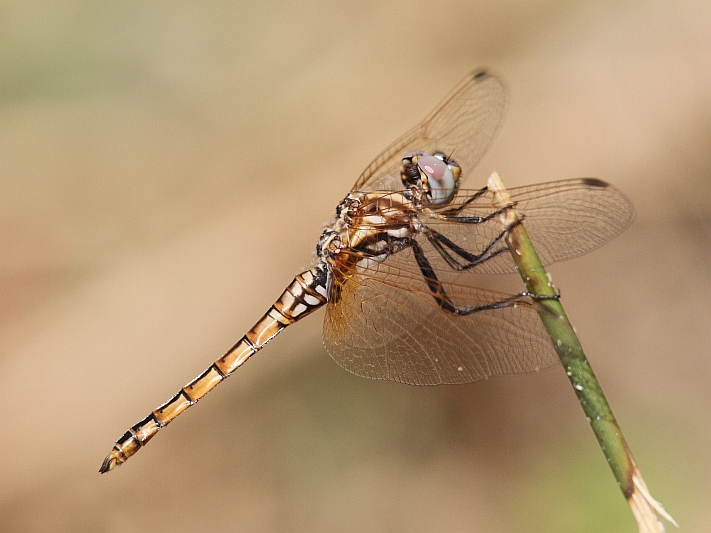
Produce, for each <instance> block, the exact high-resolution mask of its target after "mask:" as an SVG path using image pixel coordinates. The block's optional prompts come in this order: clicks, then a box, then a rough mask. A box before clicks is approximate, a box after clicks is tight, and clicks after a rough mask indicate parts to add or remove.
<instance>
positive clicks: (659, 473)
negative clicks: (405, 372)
mask: <svg viewBox="0 0 711 533" xmlns="http://www.w3.org/2000/svg"><path fill="white" fill-rule="evenodd" d="M478 66H487V67H490V68H491V69H493V70H494V71H495V72H497V73H498V74H499V75H500V76H501V77H502V78H503V79H504V80H505V81H506V82H507V84H508V85H509V87H510V91H511V103H510V107H509V112H508V118H507V122H506V124H505V126H504V128H503V131H502V133H501V135H500V137H499V138H498V140H497V142H496V143H495V145H494V146H493V148H492V149H491V151H490V152H489V154H488V155H487V157H486V158H485V159H484V160H483V162H482V163H481V164H480V165H479V167H478V168H477V170H476V172H475V173H474V175H473V176H472V177H471V178H470V181H469V182H468V185H469V186H471V187H479V186H482V185H483V184H484V183H485V180H486V177H487V176H488V175H489V173H490V172H491V171H493V170H497V171H498V172H499V173H500V174H501V176H502V178H503V180H504V182H505V183H506V184H507V185H508V186H510V187H513V186H517V185H524V184H529V183H535V182H541V181H549V180H555V179H564V178H572V177H580V176H595V177H599V178H602V179H605V180H607V181H610V182H612V183H614V184H615V185H616V186H618V187H619V188H620V189H622V190H623V191H624V192H625V193H626V194H627V195H628V196H629V197H630V198H631V199H632V201H633V202H634V204H635V207H636V210H637V219H636V222H635V224H634V226H633V227H632V228H631V229H629V230H628V231H627V232H626V233H624V234H623V235H622V236H621V237H619V238H618V239H616V240H615V241H614V242H612V243H611V244H609V245H607V246H606V247H604V248H603V249H601V250H598V251H596V252H595V253H593V254H590V255H588V256H585V257H583V258H580V259H576V260H574V261H570V262H567V263H564V264H559V265H555V266H553V267H552V269H551V271H552V274H553V276H554V280H555V282H556V284H557V285H558V286H559V287H560V288H561V290H562V293H563V297H564V300H563V301H564V304H565V307H566V310H567V311H568V314H569V315H570V317H571V319H572V321H573V322H574V323H575V325H576V326H577V329H578V332H579V334H580V336H581V340H582V342H583V345H584V346H585V347H586V351H587V353H588V356H589V358H590V360H591V362H592V364H593V367H594V369H595V370H596V372H597V374H598V378H599V379H600V381H601V383H602V385H603V388H604V390H605V392H606V394H607V396H608V399H609V400H610V402H611V404H612V407H613V409H614V411H615V413H616V415H617V417H618V419H619V421H620V424H621V426H622V428H623V430H624V431H625V434H626V437H627V439H628V441H629V444H630V446H631V448H632V451H633V453H634V454H635V458H636V460H637V462H638V464H639V466H640V468H641V471H642V473H643V474H644V477H645V480H646V481H647V484H648V486H649V488H650V490H651V492H652V494H653V495H654V496H655V497H656V498H657V499H659V500H660V501H662V502H663V503H664V505H665V507H666V508H667V509H668V510H669V512H670V513H671V514H672V515H673V516H674V517H675V518H676V519H677V521H678V522H679V524H680V525H681V526H682V531H688V532H707V531H711V505H709V502H711V454H710V453H709V452H710V451H711V377H710V376H711V358H710V356H709V354H710V352H711V306H710V305H709V301H708V300H709V297H710V296H711V290H710V289H711V284H710V282H709V278H710V277H711V266H709V265H711V4H710V3H709V2H706V1H703V0H696V1H692V2H683V3H682V2H662V1H654V0H630V1H623V2H613V1H611V0H600V1H589V2H582V1H580V2H565V1H555V0H540V1H530V2H522V1H518V2H517V1H509V2H498V1H480V2H465V1H451V2H450V1H446V0H445V1H439V2H427V1H424V0H422V1H417V2H401V1H395V0H393V1H383V2H367V1H366V2H338V3H336V2H333V3H329V2H309V1H298V0H297V1H292V2H271V1H267V2H264V1H260V2H256V1H251V0H250V1H242V2H212V1H207V2H148V3H147V2H138V1H127V2H90V1H84V2H80V1H77V0H66V1H63V2H40V1H36V2H0V250H1V251H2V252H1V253H0V390H1V391H2V398H3V401H2V403H0V448H1V449H2V458H1V459H0V530H2V531H4V532H8V533H9V532H24V531H60V532H64V531H66V532H70V531H71V532H84V531H86V532H133V531H155V532H160V531H188V530H196V529H198V530H201V531H215V532H220V531H251V532H262V531H264V532H272V531H274V532H282V531H309V532H314V531H344V532H348V531H354V532H355V531H358V532H360V531H373V532H380V531H383V532H385V531H388V532H391V531H392V532H394V531H413V532H414V531H452V532H457V531H468V532H471V531H476V532H479V531H482V532H509V531H510V532H518V531H540V532H544V531H545V532H548V531H575V532H601V531H604V532H631V531H636V526H635V523H634V521H633V519H632V517H631V514H630V512H629V509H628V507H627V505H626V503H625V500H624V498H623V497H622V496H621V494H620V492H619V490H618V489H617V486H616V484H615V482H614V479H613V477H612V474H611V473H610V471H609V469H608V467H607V464H606V462H605V459H604V457H603V455H602V453H601V452H600V450H599V448H598V445H597V443H596V441H595V439H594V437H593V434H592V432H591V430H590V428H589V427H588V425H587V423H586V421H585V417H584V415H583V413H582V410H581V409H580V407H579V405H578V403H577V401H576V399H575V396H574V394H573V391H572V390H571V387H570V384H569V383H568V380H567V379H566V376H565V374H564V373H563V372H562V371H559V370H558V369H554V370H552V371H549V372H545V373H541V374H538V375H533V376H515V377H509V378H501V379H492V380H489V381H487V382H479V383H474V384H470V385H464V386H440V387H425V388H418V387H410V386H406V385H400V384H396V383H389V382H375V381H370V380H366V379H362V378H357V377H355V376H352V375H350V374H348V373H347V372H345V371H343V370H341V369H340V368H339V367H338V366H337V365H336V364H335V363H334V362H333V361H332V360H331V358H330V357H329V356H328V355H327V353H326V352H325V350H324V349H323V347H322V344H321V339H320V335H321V333H320V331H321V321H322V312H320V313H318V314H316V315H315V316H313V317H310V318H308V319H306V320H305V321H303V322H302V323H299V324H297V325H296V326H294V327H293V328H290V329H289V330H287V331H286V332H284V333H283V334H282V335H281V336H280V337H279V338H278V339H276V340H275V341H274V342H273V343H272V344H270V345H269V346H268V348H267V349H265V350H264V351H263V352H260V353H259V354H258V355H257V356H256V357H255V358H254V359H253V360H252V361H250V362H249V363H248V364H247V365H245V367H244V368H242V369H240V370H239V371H238V372H237V373H236V375H235V376H234V377H232V378H231V379H230V380H229V381H228V382H227V383H226V384H224V385H222V386H221V387H219V388H218V389H217V390H216V391H215V392H213V393H212V394H210V396H209V398H208V399H205V400H204V401H202V402H200V405H199V406H198V407H195V408H193V409H191V410H189V411H188V412H187V413H186V414H184V415H183V416H182V417H180V419H179V421H177V422H176V423H174V424H172V425H171V426H170V428H169V429H166V430H165V431H162V432H161V433H160V435H159V436H158V437H157V438H156V439H154V440H153V441H152V442H151V444H150V446H148V447H147V448H146V449H145V450H142V451H141V453H139V454H138V455H136V456H135V457H134V458H133V459H132V460H131V461H130V462H129V463H127V464H126V465H124V466H122V467H121V468H120V469H118V470H116V471H113V472H111V473H109V474H107V475H104V476H100V475H99V474H98V473H97V470H98V468H99V466H100V464H101V461H102V460H103V458H104V456H105V455H106V453H107V452H108V451H109V450H110V448H111V445H112V443H113V442H114V441H115V440H116V439H117V438H118V437H120V436H121V435H122V434H123V433H124V432H125V431H126V429H127V428H128V427H129V426H130V425H133V424H134V423H136V422H137V421H138V420H140V419H141V418H143V417H144V416H146V415H147V414H148V413H149V412H150V411H151V409H153V408H154V407H156V406H157V405H159V404H161V403H162V402H164V401H165V400H167V399H168V398H169V397H170V396H172V395H173V394H174V393H175V392H176V391H177V390H178V389H179V388H180V387H181V386H182V385H183V384H185V383H186V382H187V381H188V380H190V379H191V378H193V377H194V376H195V375H197V374H199V373H200V372H201V371H202V370H203V369H204V368H206V367H207V366H208V365H209V364H210V363H211V362H212V361H213V360H214V359H215V358H217V357H219V356H220V355H221V354H222V353H223V352H224V351H225V350H226V349H227V348H228V347H229V346H231V345H232V344H233V343H234V342H235V341H237V340H238V339H239V338H240V337H241V336H242V335H243V333H244V332H245V331H246V330H247V329H248V328H249V327H250V326H252V324H253V323H254V322H255V321H256V320H257V319H258V318H259V317H260V316H261V314H262V313H263V312H264V311H266V310H267V308H268V307H269V305H271V303H272V302H273V300H274V298H276V297H277V296H278V295H279V294H280V292H281V291H282V289H283V288H284V287H285V286H286V284H287V283H289V282H290V281H291V279H292V277H293V275H294V274H296V273H297V272H301V271H302V270H303V269H304V268H305V267H308V266H310V264H311V261H312V260H313V257H314V255H313V254H314V252H313V250H314V246H315V243H316V240H317V238H318V236H319V235H320V232H321V228H322V224H323V223H324V222H325V221H328V220H329V219H331V218H332V216H333V212H334V208H335V206H336V204H337V203H338V202H339V201H340V200H341V199H342V198H343V197H344V196H345V194H346V193H347V191H348V190H349V189H350V187H351V186H352V184H353V183H354V182H355V180H356V178H357V177H358V175H359V174H360V172H361V171H362V169H363V168H364V167H365V166H366V165H367V164H368V163H369V162H370V161H371V159H372V158H374V157H375V156H376V155H377V154H378V153H379V151H380V150H381V149H383V148H384V147H385V146H387V145H388V144H389V143H390V142H391V141H393V140H394V139H395V138H396V137H398V136H399V135H400V134H402V133H403V132H405V131H406V130H407V129H409V128H410V127H411V126H413V125H414V124H415V123H417V122H418V121H419V120H421V119H422V118H423V117H424V116H425V115H426V114H427V113H429V111H430V110H431V109H432V108H433V107H434V106H435V105H436V104H437V103H438V102H439V101H440V99H441V98H442V97H443V96H444V95H445V94H446V93H447V92H448V91H449V90H450V89H451V88H452V87H453V86H454V85H455V84H456V83H457V82H458V81H459V80H460V79H461V78H462V77H463V76H464V75H465V74H467V73H468V72H469V71H471V70H472V69H473V68H475V67H478Z"/></svg>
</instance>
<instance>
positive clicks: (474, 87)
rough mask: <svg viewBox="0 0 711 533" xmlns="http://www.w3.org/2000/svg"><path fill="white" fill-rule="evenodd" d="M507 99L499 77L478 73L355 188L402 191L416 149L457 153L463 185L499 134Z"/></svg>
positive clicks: (367, 171) (371, 167)
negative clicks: (407, 159)
mask: <svg viewBox="0 0 711 533" xmlns="http://www.w3.org/2000/svg"><path fill="white" fill-rule="evenodd" d="M507 99H508V96H507V92H506V87H505V86H504V85H503V83H502V82H501V81H500V80H499V79H498V78H496V77H495V76H494V75H492V74H490V73H488V72H486V71H484V70H476V71H474V72H472V73H471V74H469V76H467V77H466V78H465V79H464V80H462V82H461V83H460V84H459V85H458V86H457V87H456V88H455V89H454V90H453V91H452V92H451V93H450V94H449V95H448V96H447V97H446V98H445V99H444V100H443V101H442V102H441V103H440V104H439V106H437V108H436V109H435V110H434V111H433V112H432V113H431V114H430V115H429V116H428V117H427V118H426V119H425V120H423V121H422V122H421V123H420V124H419V125H418V126H416V127H415V128H413V129H412V130H410V131H408V132H407V133H406V134H405V135H403V136H402V137H400V138H399V139H398V140H397V141H395V142H394V143H393V144H391V145H390V146H389V147H388V148H386V149H385V150H384V151H383V152H382V153H381V154H380V155H379V156H378V157H376V158H375V160H374V161H373V162H372V163H371V164H370V165H369V166H368V168H366V169H365V170H364V171H363V173H362V174H361V175H360V178H358V181H357V182H356V184H355V185H354V186H353V189H351V190H353V191H395V190H399V189H402V181H401V180H400V164H401V162H402V157H403V155H405V154H406V153H408V152H412V151H415V150H424V151H427V152H430V153H431V152H433V151H435V150H439V151H441V152H443V153H445V154H448V155H450V154H451V155H452V157H453V158H454V160H455V161H457V163H459V165H460V167H461V168H462V178H461V179H460V183H461V180H462V179H464V178H466V177H467V176H468V174H469V173H471V171H472V170H473V169H474V167H475V166H476V165H477V163H478V162H479V161H480V160H481V158H482V157H484V154H485V153H486V150H487V149H488V148H489V146H490V145H491V142H492V141H493V139H494V137H495V136H496V133H497V132H498V130H499V126H500V125H501V123H502V121H503V118H504V113H505V111H506V103H507Z"/></svg>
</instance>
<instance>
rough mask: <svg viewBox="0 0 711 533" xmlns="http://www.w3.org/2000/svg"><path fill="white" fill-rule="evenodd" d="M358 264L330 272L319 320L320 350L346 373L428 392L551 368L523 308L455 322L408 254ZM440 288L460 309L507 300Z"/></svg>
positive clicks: (552, 356)
mask: <svg viewBox="0 0 711 533" xmlns="http://www.w3.org/2000/svg"><path fill="white" fill-rule="evenodd" d="M430 252H432V250H429V251H428V254H429V253H430ZM360 265H361V266H360V267H358V268H357V269H356V271H353V272H343V271H340V270H339V269H338V268H335V269H334V284H337V285H338V287H337V288H335V289H332V295H333V294H336V295H337V297H336V298H332V300H331V301H330V302H329V304H328V306H327V310H326V316H325V319H324V343H325V346H326V349H327V350H328V352H329V353H330V354H331V356H332V357H333V358H334V359H335V360H336V361H337V362H338V364H340V365H341V366H342V367H343V368H345V369H346V370H349V371H350V372H353V373H354V374H357V375H360V376H364V377H369V378H375V379H388V380H393V381H399V382H402V383H409V384H413V385H435V384H440V383H466V382H470V381H476V380H479V379H485V378H488V377H489V376H496V375H503V374H518V373H524V372H533V371H537V370H541V369H544V368H548V367H550V366H552V365H554V364H556V362H557V361H558V359H557V356H556V353H555V351H554V350H553V347H552V345H551V342H550V339H549V337H548V335H547V333H546V331H545V329H544V328H543V326H542V323H541V321H540V319H539V318H538V316H537V314H536V312H535V311H534V310H533V307H532V306H531V305H530V304H522V305H517V306H516V307H507V308H502V309H492V310H486V311H480V312H476V313H472V314H470V315H467V316H455V315H454V314H452V313H448V312H446V311H444V310H442V309H441V308H440V307H439V306H438V305H437V304H436V302H435V299H434V298H433V296H432V293H431V292H430V290H429V289H428V287H427V284H426V283H425V281H424V278H423V277H422V275H421V273H420V272H419V271H418V269H417V266H416V262H415V260H414V257H413V254H412V251H411V249H405V250H403V251H401V252H399V253H397V254H394V255H392V256H390V257H389V258H388V259H387V260H386V261H384V262H382V263H378V262H374V261H363V262H361V264H360ZM413 265H414V268H413ZM459 278H460V279H461V278H462V276H459ZM464 278H468V276H464ZM445 289H446V291H447V293H448V295H449V296H450V298H451V300H452V302H453V303H454V304H455V305H457V306H466V307H469V306H474V305H484V304H489V303H494V302H499V301H501V300H503V299H504V298H506V297H507V296H509V295H507V294H503V293H498V292H493V291H487V290H483V289H479V288H476V287H473V286H468V285H462V284H458V283H450V282H446V283H445Z"/></svg>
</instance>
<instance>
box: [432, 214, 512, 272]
mask: <svg viewBox="0 0 711 533" xmlns="http://www.w3.org/2000/svg"><path fill="white" fill-rule="evenodd" d="M520 223H521V221H520V220H517V221H516V222H513V223H512V224H509V225H508V226H506V227H505V228H504V229H503V230H502V231H501V232H500V233H499V234H498V235H497V236H496V237H494V238H493V239H492V240H491V242H489V244H487V245H486V247H485V248H484V249H483V250H482V251H481V252H479V253H478V254H473V253H471V252H468V251H467V250H465V249H464V248H462V247H461V246H459V245H458V244H456V243H455V242H453V241H452V240H451V239H449V238H447V237H445V236H444V235H442V234H441V233H439V232H438V231H435V230H433V229H432V228H429V227H425V235H426V236H427V239H428V240H429V241H430V243H431V244H432V246H434V248H435V250H437V252H438V253H439V254H440V255H441V256H442V259H444V260H445V261H446V262H447V264H448V265H449V266H450V267H451V268H452V269H454V270H459V271H462V270H468V269H470V268H473V267H475V266H477V265H479V264H481V263H483V262H485V261H488V260H489V259H491V258H492V257H494V256H497V255H499V254H500V253H503V252H505V251H507V250H508V248H507V247H506V246H505V245H501V246H499V247H498V248H495V246H496V245H497V244H498V243H500V241H501V239H502V238H503V237H504V236H505V235H506V233H507V232H508V231H509V230H510V229H511V228H512V227H514V226H515V225H517V224H520ZM447 248H448V249H449V250H451V251H452V252H453V253H454V254H456V255H458V256H459V257H460V258H461V259H463V260H464V262H460V261H458V260H457V259H456V258H455V257H454V256H453V255H452V254H451V253H450V252H449V251H447Z"/></svg>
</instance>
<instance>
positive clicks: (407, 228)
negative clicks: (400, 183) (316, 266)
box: [316, 190, 422, 272]
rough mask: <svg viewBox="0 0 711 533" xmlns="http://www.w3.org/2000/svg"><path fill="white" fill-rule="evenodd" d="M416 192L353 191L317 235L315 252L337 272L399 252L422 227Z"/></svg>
mask: <svg viewBox="0 0 711 533" xmlns="http://www.w3.org/2000/svg"><path fill="white" fill-rule="evenodd" d="M419 197H420V195H419V194H417V192H416V191H409V190H408V191H402V192H390V193H387V192H368V193H361V192H354V193H351V194H349V195H348V196H346V198H345V199H344V200H343V201H342V202H341V203H340V204H339V205H338V207H337V208H336V219H335V220H333V222H331V223H330V224H328V225H327V226H326V228H325V229H324V230H323V233H321V238H320V239H319V242H318V245H317V246H316V253H317V255H318V256H319V259H320V260H321V261H322V262H323V263H325V264H326V265H329V268H330V269H332V268H333V265H334V264H336V263H338V265H339V271H341V272H349V271H351V270H352V269H353V268H355V267H357V266H361V267H367V265H369V264H372V262H382V261H384V260H385V259H386V258H387V257H388V256H390V255H392V254H394V253H397V252H399V251H400V250H403V249H404V248H406V247H407V246H409V245H410V243H411V241H412V239H413V238H414V236H415V235H417V234H418V233H419V232H420V230H421V227H422V224H421V222H420V220H419V218H418V216H417V215H418V212H419V209H418V207H417V206H418V204H419Z"/></svg>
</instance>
